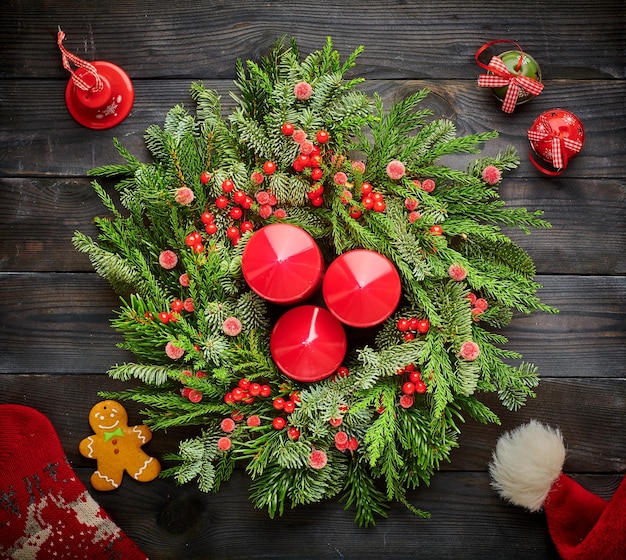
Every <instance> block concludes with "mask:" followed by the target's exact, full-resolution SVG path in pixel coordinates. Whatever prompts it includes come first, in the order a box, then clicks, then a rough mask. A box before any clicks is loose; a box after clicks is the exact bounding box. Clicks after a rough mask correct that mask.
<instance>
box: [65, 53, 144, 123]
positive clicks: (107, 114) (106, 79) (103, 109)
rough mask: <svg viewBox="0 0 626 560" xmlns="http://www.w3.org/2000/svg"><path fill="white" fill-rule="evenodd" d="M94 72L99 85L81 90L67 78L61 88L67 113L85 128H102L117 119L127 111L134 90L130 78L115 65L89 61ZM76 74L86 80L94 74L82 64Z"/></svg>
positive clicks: (133, 95)
mask: <svg viewBox="0 0 626 560" xmlns="http://www.w3.org/2000/svg"><path fill="white" fill-rule="evenodd" d="M91 64H92V65H93V66H94V67H95V69H96V70H97V72H98V76H99V77H100V80H101V82H102V89H101V90H100V91H98V92H95V91H94V90H93V89H89V90H82V89H80V88H79V87H77V86H76V85H75V83H74V79H70V81H69V82H68V84H67V87H66V88H65V103H66V104H67V109H68V111H69V112H70V115H72V117H74V119H75V120H76V121H77V122H78V123H79V124H81V125H83V126H86V127H87V128H93V129H97V130H104V129H106V128H111V127H114V126H115V125H118V124H119V123H121V122H122V121H123V120H124V119H125V118H126V117H127V116H128V114H129V113H130V110H131V108H132V106H133V101H134V99H135V91H134V89H133V84H132V82H131V81H130V78H129V77H128V75H127V74H126V72H124V70H122V69H121V68H120V67H119V66H116V65H115V64H112V63H110V62H105V61H95V62H92V63H91ZM75 74H76V76H78V77H79V78H80V79H82V80H84V81H85V82H87V83H91V82H93V83H94V85H95V78H94V76H93V74H92V73H91V72H89V71H88V70H86V69H85V68H79V69H78V70H76V72H75Z"/></svg>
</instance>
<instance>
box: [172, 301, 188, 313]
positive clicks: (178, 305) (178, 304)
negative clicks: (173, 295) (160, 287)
mask: <svg viewBox="0 0 626 560" xmlns="http://www.w3.org/2000/svg"><path fill="white" fill-rule="evenodd" d="M184 305H185V304H184V303H183V302H182V300H180V299H175V300H174V301H173V302H172V305H171V308H172V311H175V312H176V313H180V312H181V311H182V310H183V307H184Z"/></svg>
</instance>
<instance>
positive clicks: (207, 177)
mask: <svg viewBox="0 0 626 560" xmlns="http://www.w3.org/2000/svg"><path fill="white" fill-rule="evenodd" d="M210 180H211V174H210V173H209V172H208V171H203V172H202V173H200V182H201V183H202V184H203V185H206V184H207V183H208V182H209V181H210Z"/></svg>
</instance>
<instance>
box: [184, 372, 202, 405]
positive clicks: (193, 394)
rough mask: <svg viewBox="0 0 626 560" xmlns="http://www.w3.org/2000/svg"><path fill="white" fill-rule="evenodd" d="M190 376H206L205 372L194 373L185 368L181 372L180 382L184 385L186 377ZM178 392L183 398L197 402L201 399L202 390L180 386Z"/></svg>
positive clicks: (198, 377)
mask: <svg viewBox="0 0 626 560" xmlns="http://www.w3.org/2000/svg"><path fill="white" fill-rule="evenodd" d="M192 377H195V378H196V379H200V378H203V377H207V374H206V373H205V372H204V371H196V373H195V374H194V373H192V372H191V371H190V370H188V369H186V370H183V371H182V372H181V379H180V382H181V383H182V384H183V385H185V384H186V383H187V379H189V378H192ZM180 394H181V395H182V396H183V397H184V398H186V399H189V400H190V401H191V402H192V403H199V402H200V401H201V400H202V391H198V390H197V389H192V388H191V387H181V389H180Z"/></svg>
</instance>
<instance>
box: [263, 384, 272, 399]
mask: <svg viewBox="0 0 626 560" xmlns="http://www.w3.org/2000/svg"><path fill="white" fill-rule="evenodd" d="M271 394H272V388H271V387H270V386H269V385H261V396H262V397H263V398H265V399H266V398H267V397H269V396H270V395H271Z"/></svg>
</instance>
